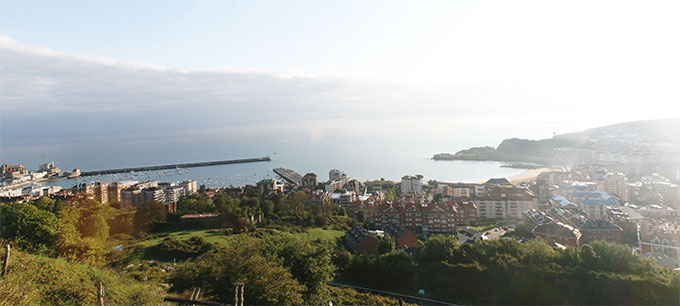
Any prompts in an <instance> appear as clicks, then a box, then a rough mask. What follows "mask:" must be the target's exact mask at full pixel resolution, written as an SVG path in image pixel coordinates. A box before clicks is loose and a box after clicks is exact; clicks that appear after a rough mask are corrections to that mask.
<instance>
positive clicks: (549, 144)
mask: <svg viewBox="0 0 680 306" xmlns="http://www.w3.org/2000/svg"><path fill="white" fill-rule="evenodd" d="M679 153H680V118H672V119H660V120H646V121H634V122H626V123H618V124H613V125H608V126H603V127H598V128H592V129H587V130H584V131H581V132H573V133H566V134H560V135H555V136H553V137H552V138H548V139H540V140H530V139H521V138H510V139H505V140H503V141H502V142H501V143H500V144H499V145H498V147H496V148H493V147H489V146H487V147H473V148H469V149H466V150H461V151H458V152H456V153H455V154H451V153H440V154H435V155H434V157H433V159H434V160H493V161H514V162H533V163H539V164H550V165H553V164H573V163H580V162H604V163H613V162H619V163H632V162H636V163H645V162H677V161H679V160H680V154H679Z"/></svg>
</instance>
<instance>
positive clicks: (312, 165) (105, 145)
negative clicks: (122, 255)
mask: <svg viewBox="0 0 680 306" xmlns="http://www.w3.org/2000/svg"><path fill="white" fill-rule="evenodd" d="M475 136H477V137H470V136H469V135H459V136H458V137H455V136H454V137H425V136H419V135H395V134H386V135H380V134H373V135H367V134H363V135H356V134H355V135H334V136H326V137H324V138H322V139H319V138H318V137H313V138H310V137H307V136H300V135H280V134H275V133H274V134H273V135H270V136H266V137H263V136H259V137H247V136H242V137H241V136H238V135H225V136H215V137H212V136H211V137H207V138H206V137H196V138H186V137H178V138H174V137H163V138H154V139H141V140H140V139H134V140H124V139H115V140H114V141H112V140H111V139H101V140H98V139H89V140H87V141H69V142H58V141H55V142H51V143H41V144H29V145H21V144H18V145H11V146H3V147H2V161H1V162H2V163H10V164H23V165H25V166H26V167H27V168H29V169H38V167H39V165H40V164H42V163H46V162H51V161H53V162H54V163H55V164H56V165H57V167H59V168H61V169H62V171H69V172H71V171H72V170H73V169H74V168H79V169H80V170H81V171H91V170H104V169H116V168H128V167H144V166H155V165H165V164H175V163H191V162H202V161H214V160H228V159H241V158H253V157H263V156H269V157H271V159H272V160H271V161H269V162H256V163H245V164H229V165H219V166H208V167H194V168H184V169H179V170H177V169H173V170H157V171H146V172H134V173H120V174H112V175H101V176H88V177H81V178H78V179H68V180H62V181H55V182H46V183H43V184H45V185H59V186H62V187H64V188H70V187H73V186H74V185H76V184H78V183H82V182H87V183H90V182H97V181H99V182H111V181H126V180H135V181H140V182H141V181H146V180H159V181H161V182H181V181H183V180H188V179H192V180H196V181H197V182H198V184H199V185H206V186H207V187H227V186H243V185H246V184H254V183H256V182H258V181H259V180H261V179H265V178H279V177H278V175H276V174H275V173H274V172H273V169H274V168H279V167H282V168H288V169H291V170H293V171H296V172H298V173H300V174H301V175H304V174H305V173H309V172H313V173H316V174H317V175H318V177H319V180H320V181H326V180H328V172H329V170H331V169H338V170H341V171H343V172H344V173H346V174H347V175H348V176H349V177H352V178H356V179H358V180H360V181H366V180H378V179H386V180H392V181H399V180H400V178H401V177H402V176H404V175H418V174H420V175H422V176H423V177H424V181H428V180H437V181H445V182H480V181H485V180H487V179H488V178H491V177H510V176H513V175H517V174H520V173H522V172H523V171H524V170H522V169H515V168H507V167H503V166H504V165H507V163H504V162H493V161H435V160H433V159H432V156H433V155H434V154H435V153H442V152H456V151H458V150H461V149H466V148H468V147H471V146H483V145H491V146H496V145H498V143H500V141H501V140H502V139H503V135H484V137H478V136H479V135H475Z"/></svg>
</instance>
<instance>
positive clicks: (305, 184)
mask: <svg viewBox="0 0 680 306" xmlns="http://www.w3.org/2000/svg"><path fill="white" fill-rule="evenodd" d="M317 184H318V182H317V177H316V174H314V173H307V174H305V176H303V177H302V188H306V189H309V190H312V191H313V190H316V185H317Z"/></svg>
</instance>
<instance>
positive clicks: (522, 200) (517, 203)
mask: <svg viewBox="0 0 680 306" xmlns="http://www.w3.org/2000/svg"><path fill="white" fill-rule="evenodd" d="M475 203H476V205H477V211H478V212H477V216H478V217H479V218H482V219H520V218H521V217H522V211H525V210H527V209H532V208H534V209H535V208H538V201H537V199H536V196H534V193H533V192H531V191H530V190H528V189H525V188H518V187H514V186H512V185H511V186H494V187H491V188H489V189H487V190H486V196H483V197H478V198H476V200H475Z"/></svg>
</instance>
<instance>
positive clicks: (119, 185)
mask: <svg viewBox="0 0 680 306" xmlns="http://www.w3.org/2000/svg"><path fill="white" fill-rule="evenodd" d="M135 184H137V181H123V182H112V183H110V184H108V187H107V193H108V195H107V197H108V200H109V203H115V202H121V199H120V192H121V191H122V190H123V189H125V188H128V187H131V186H134V185H135Z"/></svg>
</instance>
